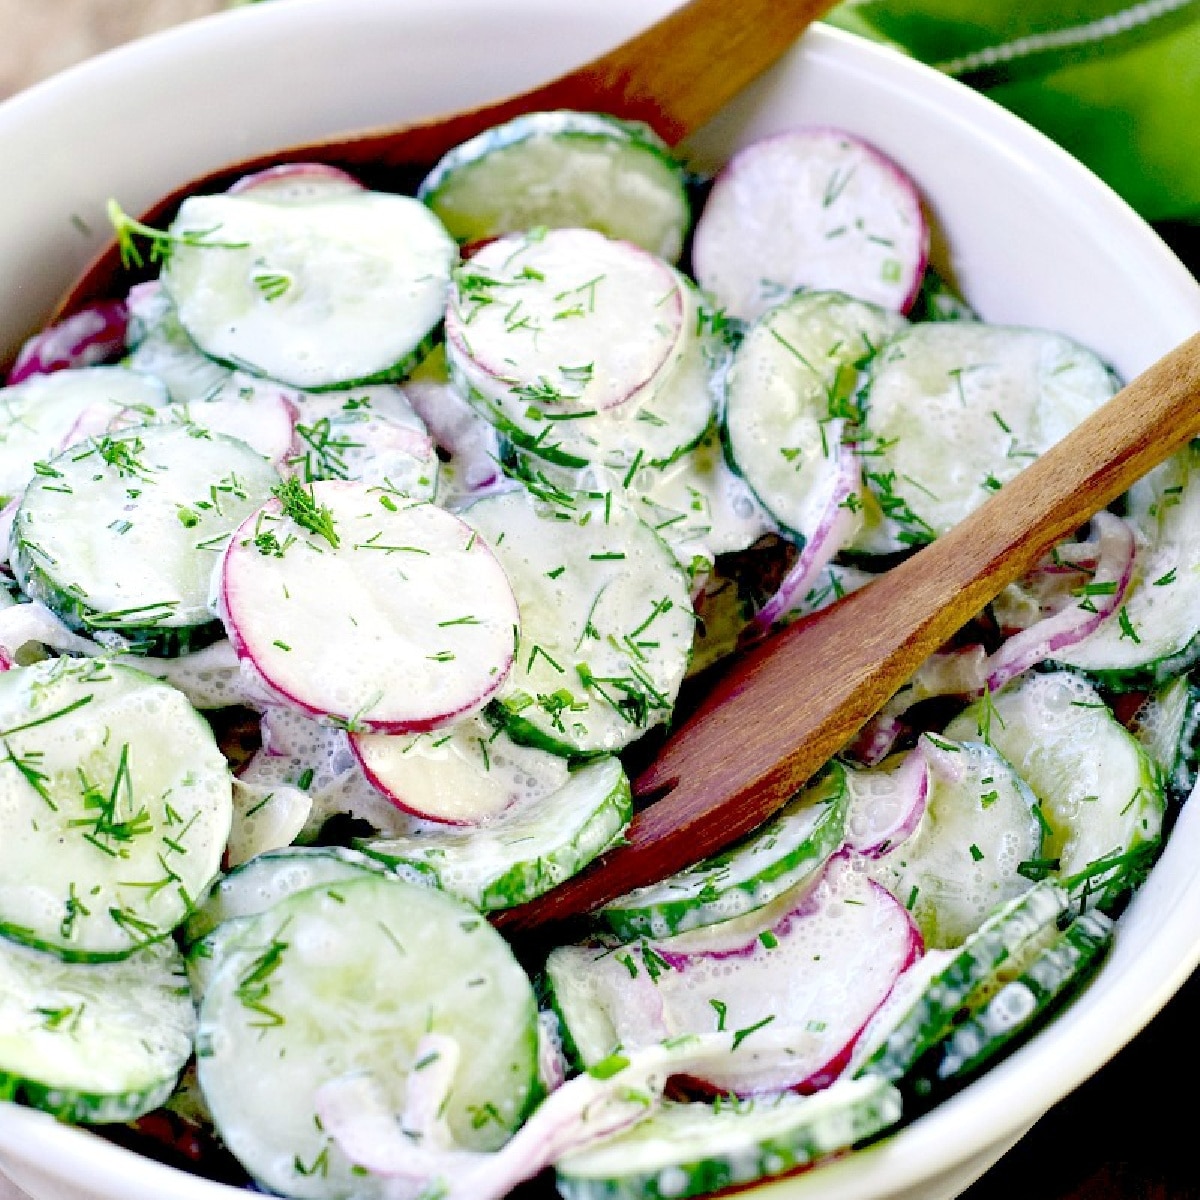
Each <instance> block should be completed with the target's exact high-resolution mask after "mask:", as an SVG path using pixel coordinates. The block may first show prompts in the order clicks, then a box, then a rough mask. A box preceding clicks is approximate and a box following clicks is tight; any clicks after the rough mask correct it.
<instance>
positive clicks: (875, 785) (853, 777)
mask: <svg viewBox="0 0 1200 1200" xmlns="http://www.w3.org/2000/svg"><path fill="white" fill-rule="evenodd" d="M923 746H924V743H923V742H918V743H917V745H916V747H915V748H914V749H912V750H910V751H909V752H908V753H907V754H905V755H904V756H903V757H902V758H901V760H900V763H899V765H892V766H891V767H888V768H886V769H883V768H880V769H877V770H868V771H859V770H855V769H853V768H850V767H848V768H847V769H846V786H847V787H848V788H849V790H850V809H849V811H848V812H847V813H846V845H848V846H849V847H850V848H851V849H852V850H857V851H858V853H859V854H861V855H863V856H864V857H865V858H881V857H882V856H883V855H885V854H887V853H888V852H889V851H891V850H893V849H895V847H896V846H897V845H899V844H900V843H901V842H903V841H904V840H905V839H906V838H908V837H909V836H910V835H911V834H912V833H913V832H915V830H916V828H917V826H918V825H919V824H920V823H921V818H922V817H923V816H924V815H925V802H926V800H927V799H928V797H929V762H928V760H927V758H926V756H925V754H924V750H923Z"/></svg>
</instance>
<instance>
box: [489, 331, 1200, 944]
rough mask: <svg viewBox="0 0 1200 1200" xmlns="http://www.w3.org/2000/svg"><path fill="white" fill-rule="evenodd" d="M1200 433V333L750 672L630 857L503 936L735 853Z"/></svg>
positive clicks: (575, 882) (695, 730)
mask: <svg viewBox="0 0 1200 1200" xmlns="http://www.w3.org/2000/svg"><path fill="white" fill-rule="evenodd" d="M1197 434H1200V334H1196V335H1194V336H1193V337H1192V338H1190V339H1189V340H1188V341H1186V342H1184V343H1183V344H1182V345H1180V346H1179V347H1177V348H1176V349H1175V350H1173V351H1171V353H1169V354H1168V355H1166V356H1165V357H1164V358H1162V359H1160V360H1159V361H1158V362H1157V363H1156V364H1155V365H1154V366H1152V367H1150V368H1149V369H1148V370H1146V371H1145V372H1143V373H1142V374H1141V375H1139V376H1138V377H1137V378H1136V379H1135V380H1133V382H1132V383H1130V384H1128V385H1127V386H1126V387H1124V388H1123V389H1122V390H1121V391H1120V392H1119V393H1118V394H1117V395H1116V396H1115V397H1113V399H1112V400H1110V401H1109V402H1108V403H1107V404H1105V405H1104V407H1103V408H1101V409H1100V410H1099V411H1098V412H1096V413H1095V414H1093V415H1092V416H1091V417H1090V418H1089V419H1088V420H1087V421H1085V422H1084V423H1083V424H1082V425H1080V426H1079V427H1078V428H1077V429H1075V430H1074V431H1073V432H1072V433H1071V434H1069V435H1068V436H1067V437H1066V438H1065V439H1064V440H1063V441H1061V442H1059V443H1058V444H1057V445H1056V446H1054V447H1053V448H1052V449H1051V450H1050V451H1048V452H1047V453H1046V454H1044V455H1043V456H1042V457H1041V458H1039V459H1038V460H1037V461H1036V462H1034V463H1032V464H1031V465H1030V466H1029V467H1027V468H1026V469H1025V470H1024V471H1022V472H1021V473H1020V474H1019V475H1018V476H1016V478H1015V479H1013V480H1012V481H1011V482H1009V483H1008V484H1006V485H1005V486H1004V487H1003V488H1002V489H1001V490H1000V491H999V492H997V493H996V494H995V495H994V496H993V497H992V498H990V499H989V500H988V501H987V502H986V503H985V504H984V505H983V506H982V507H981V508H979V509H977V510H976V511H975V512H974V513H972V514H971V515H970V516H969V517H967V518H966V519H965V520H964V521H962V522H960V523H959V524H958V525H956V526H955V527H954V529H952V530H951V531H950V532H949V533H947V534H945V535H943V536H942V537H940V538H938V540H937V541H935V542H933V543H931V544H930V545H928V546H926V547H925V548H924V549H922V550H920V551H919V552H918V553H916V554H914V555H913V556H912V557H911V558H909V559H908V560H906V561H905V562H904V563H902V564H901V565H900V566H898V567H895V568H893V569H892V570H890V571H888V572H887V573H886V574H885V575H883V576H881V577H880V578H879V579H878V580H876V581H874V582H873V583H871V584H870V585H869V586H867V587H865V588H863V589H862V590H861V591H858V592H853V593H851V594H850V595H849V596H847V597H845V598H844V599H843V600H841V601H839V602H838V603H837V604H835V605H833V606H832V607H830V608H828V609H825V610H823V611H822V612H819V613H817V614H815V615H814V616H812V617H810V618H808V619H806V620H804V621H801V622H798V623H797V624H795V625H792V626H790V627H789V628H787V629H785V630H783V631H782V632H780V633H778V634H776V635H774V636H773V637H771V638H769V639H767V640H766V641H765V642H763V643H762V644H760V645H759V646H758V647H757V648H756V649H755V650H753V651H751V652H750V653H749V654H747V655H745V656H744V657H742V658H741V659H739V660H737V661H736V662H735V663H734V664H733V665H732V667H731V669H730V670H729V671H728V672H727V673H726V674H725V675H724V676H723V677H722V678H721V680H720V682H719V683H718V684H717V685H716V686H715V687H714V689H713V690H712V692H711V693H709V694H708V695H707V696H706V697H705V699H704V701H703V703H702V704H701V706H700V707H699V708H698V709H697V711H696V712H695V714H694V715H693V716H692V717H690V718H689V719H688V720H686V721H685V722H684V723H683V725H682V726H681V727H680V728H679V729H678V730H677V731H676V732H675V733H674V734H673V735H672V736H671V737H670V739H669V740H668V741H667V742H666V744H665V746H664V748H663V749H662V751H661V752H660V753H659V754H658V756H657V757H656V758H655V760H654V761H653V762H652V763H651V764H650V766H649V767H647V768H646V769H645V770H644V771H643V772H642V774H641V775H640V776H639V777H638V778H637V779H636V780H635V782H634V794H635V795H636V796H639V797H641V798H648V797H653V796H655V795H660V794H662V793H665V794H663V795H661V798H660V799H657V800H656V801H654V803H651V804H650V805H649V806H648V807H646V808H644V809H643V810H642V811H641V812H640V813H638V815H637V816H636V817H635V818H634V820H633V823H632V825H631V826H630V829H629V832H628V836H627V841H626V844H625V845H623V846H621V847H619V848H618V849H616V850H613V851H611V852H610V853H609V854H607V855H605V856H604V857H603V858H601V859H599V860H597V862H596V863H594V864H593V865H592V866H591V867H589V868H588V869H587V870H585V871H584V872H583V873H582V874H581V875H578V876H576V877H575V878H573V879H570V880H568V881H567V882H566V883H564V884H562V885H561V886H559V887H558V888H555V889H554V890H553V891H552V892H550V893H548V894H547V895H544V896H542V897H540V898H538V899H537V900H534V901H532V902H531V903H529V904H526V905H524V906H522V907H521V908H518V909H513V910H511V911H510V912H508V913H501V914H497V924H499V925H501V926H502V927H504V928H506V929H509V930H513V929H525V928H533V927H535V926H538V925H542V924H545V923H547V922H550V921H556V920H562V919H565V918H567V917H571V916H575V915H578V914H580V913H584V912H587V911H589V910H590V909H593V908H595V907H596V906H598V905H600V904H602V903H604V902H605V901H608V900H611V899H613V898H615V897H616V896H619V895H621V894H623V893H625V892H627V891H629V890H631V889H632V888H635V887H639V886H642V885H644V884H647V883H650V882H652V881H654V880H657V879H661V878H662V877H664V876H666V875H669V874H673V873H674V872H676V871H679V870H682V869H683V868H684V867H687V866H690V865H691V864H693V863H695V862H697V861H699V860H700V859H702V858H705V857H708V856H709V855H711V854H715V853H716V852H718V851H720V850H722V849H724V848H725V847H727V846H728V845H729V844H730V843H731V842H733V841H735V840H736V839H737V838H739V837H741V836H743V835H744V834H746V833H748V832H750V830H752V829H754V828H755V827H756V826H758V825H760V824H761V823H762V822H763V821H765V820H766V819H767V818H768V817H769V816H770V815H771V814H772V813H773V812H775V810H776V809H778V808H779V807H780V806H781V805H782V804H784V803H785V802H786V801H787V800H788V799H789V798H790V797H791V796H792V795H793V794H794V793H795V792H796V790H797V788H799V787H800V786H801V785H802V784H803V783H804V781H805V780H806V779H808V778H809V777H810V776H811V775H812V774H813V773H814V772H815V771H816V770H818V769H819V768H820V767H821V766H822V765H823V764H824V763H825V762H826V761H827V760H828V759H829V758H831V757H832V756H833V755H834V754H836V753H837V752H838V751H839V750H841V749H843V748H844V747H845V745H846V744H847V742H849V741H850V739H851V738H852V737H853V736H854V734H855V733H857V732H858V730H859V729H861V728H862V726H863V725H864V724H865V723H866V721H867V720H868V719H869V718H870V717H871V716H872V715H873V714H874V713H875V712H877V711H878V710H879V708H880V707H881V706H882V705H883V704H884V703H885V702H886V701H887V700H888V699H889V697H890V696H891V695H892V694H893V693H894V692H895V691H897V689H899V688H900V686H901V685H902V684H904V683H905V682H906V681H907V680H908V678H909V677H910V676H911V675H912V673H913V672H914V671H915V670H916V668H917V666H918V665H919V664H920V663H921V662H922V660H923V659H925V658H926V657H927V656H928V655H929V654H931V653H933V651H935V650H936V649H937V648H938V647H939V646H941V645H942V644H943V643H944V642H945V641H946V639H947V638H949V637H950V636H951V635H952V634H954V633H955V632H956V631H957V630H958V629H960V628H961V627H962V626H963V625H964V624H965V623H966V622H967V621H968V620H970V619H971V618H972V617H974V616H975V615H976V614H977V613H979V612H980V610H981V609H982V608H983V607H984V606H985V605H986V604H987V603H988V602H989V601H990V600H992V599H993V598H994V597H995V596H996V595H997V594H998V593H999V592H1000V591H1001V589H1002V588H1004V587H1005V586H1006V585H1007V584H1009V583H1011V582H1012V581H1013V580H1015V579H1017V578H1019V577H1020V576H1021V575H1022V574H1024V573H1025V572H1026V571H1027V570H1028V569H1029V568H1030V567H1032V566H1033V565H1034V563H1036V562H1037V560H1038V559H1039V558H1041V556H1042V555H1043V554H1044V553H1046V551H1047V550H1049V548H1050V547H1051V546H1052V545H1054V544H1055V543H1056V542H1058V541H1060V540H1061V539H1063V538H1064V537H1066V536H1067V535H1068V534H1070V533H1072V532H1073V531H1074V530H1076V529H1077V528H1078V527H1079V526H1080V525H1082V524H1083V523H1084V522H1085V521H1086V520H1088V518H1090V517H1091V515H1092V514H1093V513H1095V512H1096V511H1098V510H1099V509H1101V508H1104V507H1105V506H1106V505H1108V504H1110V503H1112V501H1113V500H1115V499H1116V498H1117V497H1118V496H1119V495H1121V494H1122V493H1123V492H1125V491H1126V490H1128V488H1129V487H1130V486H1131V485H1132V484H1133V483H1134V482H1135V481H1136V480H1137V479H1139V478H1141V476H1143V475H1144V474H1145V473H1146V472H1147V471H1149V470H1150V469H1151V468H1152V467H1154V466H1156V465H1157V464H1158V463H1160V462H1161V461H1162V460H1163V459H1164V458H1167V457H1168V456H1169V455H1170V454H1172V453H1173V452H1174V451H1176V450H1178V449H1180V448H1181V447H1182V446H1184V445H1185V444H1186V443H1187V442H1188V441H1189V440H1190V439H1191V438H1192V437H1194V436H1196V435H1197Z"/></svg>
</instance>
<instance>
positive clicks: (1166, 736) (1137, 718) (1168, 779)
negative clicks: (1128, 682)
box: [1128, 675, 1200, 801]
mask: <svg viewBox="0 0 1200 1200" xmlns="http://www.w3.org/2000/svg"><path fill="white" fill-rule="evenodd" d="M1128 728H1129V732H1130V733H1132V734H1133V736H1134V737H1135V738H1137V740H1138V742H1139V743H1140V744H1141V745H1142V746H1143V747H1144V748H1145V750H1146V753H1147V754H1149V755H1150V758H1151V759H1152V760H1153V762H1154V763H1155V765H1156V766H1157V767H1158V769H1159V770H1160V771H1161V772H1162V778H1163V780H1164V782H1165V786H1166V788H1167V790H1168V792H1169V794H1170V795H1171V796H1173V797H1174V798H1175V799H1177V800H1180V801H1182V800H1184V799H1186V798H1187V797H1188V796H1189V795H1190V794H1191V791H1192V788H1193V787H1195V785H1196V756H1197V744H1196V735H1197V732H1198V731H1200V688H1197V686H1196V684H1195V683H1194V682H1193V681H1192V679H1191V677H1190V676H1188V675H1180V676H1178V677H1177V678H1175V679H1172V680H1171V681H1170V682H1169V683H1164V684H1162V685H1161V686H1160V687H1157V688H1155V689H1154V691H1153V692H1152V693H1151V694H1150V695H1149V696H1147V697H1146V699H1145V700H1144V701H1143V703H1142V704H1141V705H1140V706H1139V707H1138V710H1137V712H1135V713H1134V715H1133V717H1132V718H1131V719H1130V721H1129V724H1128Z"/></svg>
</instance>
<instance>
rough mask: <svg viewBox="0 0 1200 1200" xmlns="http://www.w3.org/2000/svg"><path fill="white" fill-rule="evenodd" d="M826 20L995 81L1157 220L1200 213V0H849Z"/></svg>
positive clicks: (991, 89) (983, 85)
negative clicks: (1123, 0)
mask: <svg viewBox="0 0 1200 1200" xmlns="http://www.w3.org/2000/svg"><path fill="white" fill-rule="evenodd" d="M827 20H828V21H829V22H830V23H831V24H834V25H838V26H841V27H842V28H845V29H849V30H852V31H853V32H856V33H860V34H864V35H866V36H868V37H871V38H874V39H876V40H878V41H883V42H887V43H890V44H892V45H893V46H896V47H898V48H900V49H902V50H904V51H906V52H908V53H909V54H912V55H914V56H915V57H917V58H919V59H921V60H922V61H924V62H927V63H929V64H931V65H933V66H936V67H937V68H938V69H940V70H942V71H945V72H946V73H947V74H949V75H952V76H954V77H955V78H957V79H960V80H962V81H963V82H964V83H968V84H970V85H971V86H972V87H975V88H977V89H979V90H980V91H982V92H985V93H986V94H987V95H988V96H990V97H991V98H992V99H993V100H995V101H997V102H998V103H1000V104H1002V105H1003V106H1004V107H1005V108H1007V109H1010V110H1011V111H1012V112H1014V113H1016V114H1017V115H1018V116H1021V117H1023V118H1024V119H1025V120H1027V121H1028V122H1029V123H1030V124H1031V125H1035V126H1037V127H1038V128H1039V129H1041V130H1042V131H1043V132H1044V133H1046V134H1048V135H1049V136H1050V137H1051V138H1053V139H1054V140H1055V141H1056V142H1058V143H1059V144H1060V145H1061V146H1063V147H1064V148H1065V149H1067V150H1069V151H1070V152H1071V153H1072V154H1073V155H1074V156H1075V157H1076V158H1078V159H1080V160H1081V161H1082V162H1084V163H1086V164H1087V165H1088V166H1089V167H1091V169H1092V170H1093V171H1095V172H1096V173H1097V174H1098V175H1099V176H1100V177H1101V178H1102V179H1104V180H1106V181H1107V182H1108V183H1109V184H1110V185H1111V186H1112V187H1113V188H1114V189H1115V190H1116V191H1117V192H1119V193H1120V194H1121V195H1122V196H1123V197H1124V198H1125V199H1126V200H1127V201H1129V203H1130V204H1132V205H1133V207H1134V208H1136V209H1137V210H1138V211H1139V212H1140V213H1141V214H1142V215H1143V216H1144V217H1146V218H1147V219H1148V220H1150V221H1155V222H1172V223H1175V222H1188V223H1200V0H1144V2H1142V3H1134V4H1130V3H1128V2H1126V3H1120V2H1119V0H1019V3H1013V2H1012V0H847V2H844V3H842V4H840V5H839V6H838V7H837V8H835V9H834V10H833V11H832V13H831V14H830V15H829V17H828V18H827Z"/></svg>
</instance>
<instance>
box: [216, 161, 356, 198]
mask: <svg viewBox="0 0 1200 1200" xmlns="http://www.w3.org/2000/svg"><path fill="white" fill-rule="evenodd" d="M363 190H364V188H363V185H362V184H361V183H359V181H358V180H357V179H355V178H354V176H353V175H351V174H350V173H349V172H347V171H343V170H341V169H340V168H338V167H330V166H327V165H326V164H325V163H280V164H279V165H278V166H274V167H265V168H264V169H263V170H261V171H254V172H252V173H251V174H249V175H243V176H242V177H241V179H238V180H236V181H235V182H234V183H232V184H231V185H230V187H229V189H228V194H229V195H230V196H250V197H251V198H253V199H259V198H261V199H264V200H270V201H272V202H273V203H286V204H305V203H311V202H312V201H313V200H317V199H320V198H321V197H322V196H327V195H342V194H344V193H346V192H361V191H363Z"/></svg>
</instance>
